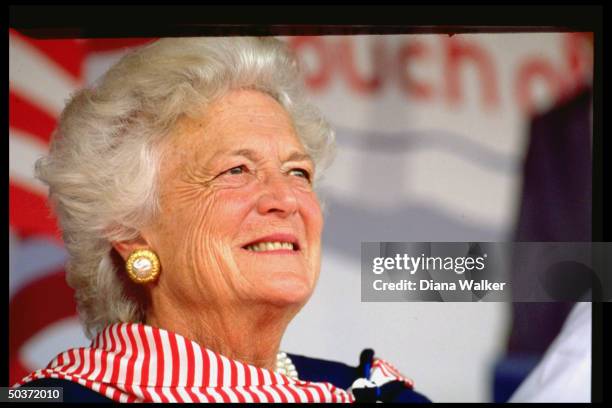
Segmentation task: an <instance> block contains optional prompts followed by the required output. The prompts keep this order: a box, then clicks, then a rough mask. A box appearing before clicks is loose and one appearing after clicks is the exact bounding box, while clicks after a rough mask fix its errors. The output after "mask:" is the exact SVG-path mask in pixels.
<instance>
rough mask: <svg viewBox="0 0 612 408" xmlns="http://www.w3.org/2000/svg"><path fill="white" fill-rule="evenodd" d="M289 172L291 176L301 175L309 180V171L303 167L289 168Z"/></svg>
mask: <svg viewBox="0 0 612 408" xmlns="http://www.w3.org/2000/svg"><path fill="white" fill-rule="evenodd" d="M289 174H290V175H292V176H297V177H302V178H305V179H306V180H308V181H310V173H308V171H306V170H304V169H291V170H290V171H289Z"/></svg>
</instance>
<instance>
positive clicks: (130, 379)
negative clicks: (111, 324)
mask: <svg viewBox="0 0 612 408" xmlns="http://www.w3.org/2000/svg"><path fill="white" fill-rule="evenodd" d="M125 329H126V331H127V336H128V345H129V347H130V349H131V350H132V355H131V356H130V358H129V360H128V362H127V365H126V367H125V383H126V384H133V383H134V367H135V365H136V358H137V357H138V350H137V349H136V339H135V338H134V334H133V333H132V327H131V325H129V324H128V325H126V328H125Z"/></svg>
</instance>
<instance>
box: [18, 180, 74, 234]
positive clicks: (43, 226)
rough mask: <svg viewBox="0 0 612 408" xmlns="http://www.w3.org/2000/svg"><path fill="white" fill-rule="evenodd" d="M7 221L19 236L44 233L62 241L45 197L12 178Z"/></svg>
mask: <svg viewBox="0 0 612 408" xmlns="http://www.w3.org/2000/svg"><path fill="white" fill-rule="evenodd" d="M9 223H10V226H11V227H13V228H15V230H16V233H17V234H18V235H19V236H20V237H21V238H27V237H29V236H33V235H45V236H48V237H52V238H54V239H56V240H58V241H60V242H61V241H62V238H61V234H60V230H59V228H58V226H57V220H56V218H55V216H54V215H53V214H52V212H51V211H50V210H49V207H48V206H47V199H46V198H45V197H43V196H42V195H40V194H38V193H34V192H32V191H31V190H28V189H27V188H25V187H22V186H21V185H19V184H18V183H17V182H14V181H12V180H11V181H10V182H9Z"/></svg>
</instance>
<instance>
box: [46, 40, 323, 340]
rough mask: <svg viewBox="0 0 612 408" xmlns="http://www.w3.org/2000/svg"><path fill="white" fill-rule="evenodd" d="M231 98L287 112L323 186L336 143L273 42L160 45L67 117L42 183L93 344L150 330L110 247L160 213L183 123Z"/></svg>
mask: <svg viewBox="0 0 612 408" xmlns="http://www.w3.org/2000/svg"><path fill="white" fill-rule="evenodd" d="M233 89H255V90H259V91H261V92H265V93H267V94H269V95H271V96H272V97H273V98H275V99H276V100H277V101H278V102H279V103H280V104H281V105H282V106H283V107H284V109H285V110H286V111H287V112H288V113H289V114H290V116H291V117H292V120H293V124H294V126H295V129H296V132H297V134H298V136H299V137H300V139H301V141H302V143H303V145H304V147H305V149H306V151H307V152H308V153H309V154H310V155H311V157H312V158H313V161H314V162H315V176H316V177H317V178H318V176H320V173H321V170H322V169H324V168H325V167H327V165H328V164H329V163H330V162H331V160H332V157H333V152H334V133H333V131H332V130H331V128H330V127H329V125H328V124H327V122H326V121H325V120H324V119H323V117H322V116H321V115H320V114H319V112H318V110H317V109H316V108H314V107H313V106H312V105H310V104H308V103H307V102H306V101H305V99H304V97H303V88H302V82H301V77H300V72H299V69H298V64H297V62H296V59H295V58H294V56H293V55H292V54H291V52H290V51H289V50H288V48H287V46H286V45H285V44H284V43H283V42H281V41H279V40H276V39H273V38H248V37H236V38H229V37H225V38H221V37H218V38H166V39H161V40H158V41H156V42H154V43H152V44H150V45H147V46H145V47H142V48H140V49H138V50H136V51H134V52H132V53H130V54H128V55H126V56H125V57H123V58H122V59H121V60H120V61H119V62H118V63H117V64H115V65H114V66H113V67H112V68H111V69H110V70H109V71H108V72H107V73H106V74H105V75H104V76H102V77H101V78H100V80H98V81H97V82H96V83H95V84H94V85H93V86H92V87H90V88H86V89H83V90H81V91H79V92H78V93H76V94H75V95H74V96H73V97H72V99H71V100H70V101H69V102H68V104H67V106H66V108H65V109H64V111H63V112H62V114H61V117H60V121H59V125H58V128H57V129H56V131H55V133H54V135H53V139H52V142H51V146H50V153H49V155H48V156H46V157H43V158H41V159H40V160H39V161H38V162H37V163H36V174H37V177H38V178H39V179H40V180H42V181H43V182H45V183H46V184H48V185H49V198H50V202H51V204H52V206H53V208H54V210H55V212H56V214H57V217H58V219H59V223H60V226H61V228H62V233H63V238H64V243H65V245H66V249H67V251H68V253H69V261H68V264H67V266H66V272H67V281H68V284H69V285H70V286H71V287H72V288H73V289H75V292H76V295H75V298H76V302H77V308H78V311H79V315H80V318H81V321H82V322H83V324H84V327H85V332H86V334H87V336H88V337H90V338H91V337H92V336H93V335H95V334H96V333H97V332H99V331H100V329H102V328H103V327H105V326H106V325H108V324H111V323H115V322H142V321H143V320H144V317H145V313H146V310H145V307H144V305H142V304H140V302H139V301H137V300H136V297H134V296H131V295H130V290H131V289H130V285H131V284H130V283H129V281H128V280H126V279H125V273H124V271H123V270H121V269H122V268H123V266H121V262H117V261H116V259H115V260H114V259H113V258H114V257H116V256H117V254H116V253H114V250H113V248H112V246H111V242H112V241H122V240H129V239H133V238H135V237H137V235H138V232H139V229H140V228H142V227H143V226H144V225H146V224H147V223H148V222H150V221H151V220H152V219H153V217H155V216H156V214H158V213H159V201H158V191H159V185H158V184H157V183H158V182H157V177H158V170H159V161H160V157H161V156H160V155H161V152H160V151H159V149H158V148H157V146H159V141H160V140H161V139H162V138H164V137H165V136H167V135H168V134H169V133H170V131H171V130H172V129H173V127H174V125H175V124H176V122H177V120H178V119H179V118H180V117H181V116H183V115H188V116H191V115H197V114H198V113H201V112H202V109H203V108H205V107H206V106H207V105H208V104H210V102H211V101H213V100H215V99H216V98H218V97H220V96H221V95H223V94H225V93H226V92H228V91H230V90H233Z"/></svg>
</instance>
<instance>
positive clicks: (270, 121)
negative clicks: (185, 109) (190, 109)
mask: <svg viewBox="0 0 612 408" xmlns="http://www.w3.org/2000/svg"><path fill="white" fill-rule="evenodd" d="M174 133H175V136H176V137H175V138H174V139H175V140H174V142H175V143H173V144H174V145H175V147H181V146H182V147H185V146H189V148H195V147H196V146H198V145H204V146H207V148H208V149H210V148H214V147H216V148H217V149H218V150H222V151H226V150H230V149H231V150H235V149H236V148H245V149H246V148H249V146H253V145H257V144H261V143H264V144H270V143H272V144H274V143H277V144H283V145H287V146H288V147H289V146H293V148H294V149H298V150H304V149H303V146H302V144H301V142H300V140H299V138H298V137H297V133H296V131H295V128H294V126H293V122H292V119H291V117H290V115H289V114H288V113H287V111H285V109H284V108H283V107H282V106H281V105H280V104H279V103H278V102H277V101H276V100H274V99H273V98H272V97H270V96H269V95H266V94H263V93H261V92H257V91H233V92H232V93H229V94H226V95H225V96H224V97H221V98H220V99H219V100H217V101H216V102H213V104H211V105H210V106H209V107H208V108H207V109H205V110H204V111H203V112H202V114H201V115H200V116H197V115H195V116H191V117H184V118H183V119H182V120H181V121H180V122H179V124H177V128H176V131H175V132H174ZM253 147H254V146H253Z"/></svg>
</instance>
